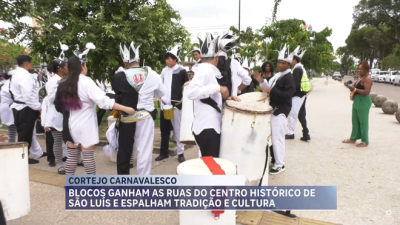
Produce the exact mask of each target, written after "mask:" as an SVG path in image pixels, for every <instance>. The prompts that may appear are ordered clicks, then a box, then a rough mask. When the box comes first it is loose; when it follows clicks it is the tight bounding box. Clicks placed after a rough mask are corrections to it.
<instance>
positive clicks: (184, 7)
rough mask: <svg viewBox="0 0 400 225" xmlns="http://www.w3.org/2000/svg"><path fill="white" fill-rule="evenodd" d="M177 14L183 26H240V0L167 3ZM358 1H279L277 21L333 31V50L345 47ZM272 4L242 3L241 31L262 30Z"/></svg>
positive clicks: (270, 1)
mask: <svg viewBox="0 0 400 225" xmlns="http://www.w3.org/2000/svg"><path fill="white" fill-rule="evenodd" d="M167 2H168V3H169V4H170V5H171V6H172V7H173V8H174V9H175V10H177V11H179V13H180V15H181V17H182V20H181V23H182V25H184V26H186V27H207V26H211V25H213V26H224V25H234V26H237V25H238V24H239V0H185V1H183V0H167ZM358 2H359V0H335V1H330V0H282V2H281V4H280V5H279V7H278V14H277V19H278V20H284V19H293V18H295V19H302V20H304V21H305V22H306V23H307V24H311V25H312V27H313V30H315V31H317V32H318V31H321V30H323V29H324V28H325V27H329V28H331V29H332V35H331V37H329V38H328V40H329V41H330V42H331V43H332V45H333V47H334V49H335V50H336V49H337V48H338V47H341V46H344V45H345V40H346V38H347V36H348V35H349V34H350V30H351V25H352V23H353V17H352V13H353V7H354V6H356V5H357V4H358ZM273 6H274V0H241V27H242V29H244V28H246V27H249V26H251V27H252V28H253V29H259V28H261V27H262V26H263V25H264V24H265V22H266V20H267V19H266V18H267V17H268V18H271V17H272V10H273Z"/></svg>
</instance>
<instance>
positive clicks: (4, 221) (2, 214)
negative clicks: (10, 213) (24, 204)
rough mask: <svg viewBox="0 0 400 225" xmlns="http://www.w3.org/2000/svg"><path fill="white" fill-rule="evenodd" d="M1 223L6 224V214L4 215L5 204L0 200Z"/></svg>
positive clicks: (1, 224)
mask: <svg viewBox="0 0 400 225" xmlns="http://www.w3.org/2000/svg"><path fill="white" fill-rule="evenodd" d="M0 225H6V216H5V215H4V211H3V206H2V205H1V202H0Z"/></svg>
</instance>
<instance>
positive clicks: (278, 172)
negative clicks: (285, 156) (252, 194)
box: [269, 166, 285, 174]
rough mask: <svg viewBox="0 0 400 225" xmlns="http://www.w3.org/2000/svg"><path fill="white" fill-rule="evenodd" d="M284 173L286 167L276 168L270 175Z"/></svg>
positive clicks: (273, 168) (270, 171)
mask: <svg viewBox="0 0 400 225" xmlns="http://www.w3.org/2000/svg"><path fill="white" fill-rule="evenodd" d="M283 171H285V166H282V167H277V166H274V167H272V168H271V169H270V170H269V174H280V173H282V172H283Z"/></svg>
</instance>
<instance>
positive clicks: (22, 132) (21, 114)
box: [13, 106, 39, 149]
mask: <svg viewBox="0 0 400 225" xmlns="http://www.w3.org/2000/svg"><path fill="white" fill-rule="evenodd" d="M13 114H14V124H15V126H16V127H17V133H18V142H27V143H28V149H30V148H31V144H32V135H33V129H36V127H35V122H36V119H37V118H38V116H39V111H36V110H33V109H31V108H29V107H28V106H27V107H25V108H23V109H22V110H20V111H18V110H16V109H13Z"/></svg>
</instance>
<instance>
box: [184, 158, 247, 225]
mask: <svg viewBox="0 0 400 225" xmlns="http://www.w3.org/2000/svg"><path fill="white" fill-rule="evenodd" d="M214 160H215V162H216V163H218V164H219V165H220V166H221V168H222V169H223V170H224V171H225V174H226V175H236V165H235V164H234V163H232V162H230V161H228V160H225V159H220V158H214ZM177 174H178V175H212V173H211V171H210V169H208V167H207V165H206V164H205V163H204V162H203V160H202V159H200V158H198V159H191V160H187V161H185V162H183V163H181V164H179V166H178V168H177ZM242 185H244V184H238V186H242ZM179 224H180V225H204V224H207V225H235V224H236V210H226V211H225V212H224V213H222V214H221V215H220V217H219V219H218V220H216V219H215V217H214V214H212V213H211V210H209V211H208V210H204V211H203V210H201V211H197V210H190V211H179Z"/></svg>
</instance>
